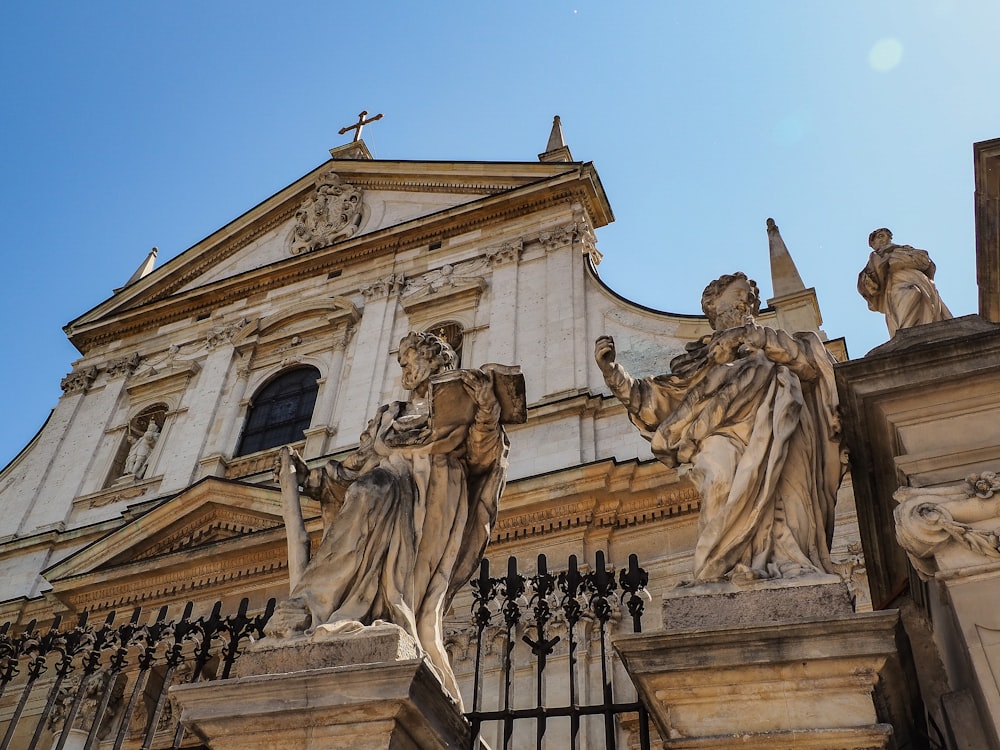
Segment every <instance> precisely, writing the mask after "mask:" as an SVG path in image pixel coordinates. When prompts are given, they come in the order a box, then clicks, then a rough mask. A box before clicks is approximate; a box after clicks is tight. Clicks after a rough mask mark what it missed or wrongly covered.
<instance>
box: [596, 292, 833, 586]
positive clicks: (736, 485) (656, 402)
mask: <svg viewBox="0 0 1000 750" xmlns="http://www.w3.org/2000/svg"><path fill="white" fill-rule="evenodd" d="M759 307H760V296H759V293H758V291H757V285H756V284H755V283H754V282H753V281H751V280H749V279H747V277H746V275H745V274H743V273H735V274H732V275H725V276H722V277H721V278H719V279H717V280H716V281H713V282H712V283H711V284H709V285H708V286H707V287H706V288H705V291H704V294H703V295H702V308H703V310H704V311H705V314H706V315H707V316H708V320H709V323H710V325H711V326H712V329H713V331H714V333H712V334H710V335H707V336H703V337H702V338H701V339H699V340H698V341H694V342H692V343H689V344H688V345H687V347H686V352H685V353H684V354H681V355H680V356H678V357H675V358H674V359H673V360H672V361H671V363H670V369H671V372H670V373H669V374H666V375H658V376H655V377H646V378H634V377H632V376H631V375H630V374H629V373H628V372H626V370H625V369H624V368H623V367H622V366H621V365H620V364H619V363H618V362H617V361H616V351H615V343H614V340H613V339H612V338H611V337H610V336H601V337H600V338H598V339H597V343H596V346H595V356H596V359H597V364H598V366H599V367H600V369H601V372H602V373H603V375H604V380H605V382H606V383H607V385H608V387H609V388H610V389H611V392H612V393H613V394H614V395H615V396H616V397H617V398H618V399H619V400H620V401H621V402H622V403H623V404H624V405H625V408H626V410H627V411H628V415H629V419H631V420H632V422H633V424H635V426H636V427H638V428H639V431H640V432H641V433H642V435H643V437H645V438H646V439H647V440H649V442H650V447H651V449H652V452H653V455H655V456H656V457H657V458H658V459H659V460H660V461H662V462H663V463H665V464H666V465H668V466H677V465H678V464H680V463H690V464H691V469H690V476H691V477H692V479H693V480H694V483H695V485H696V486H697V488H698V489H699V491H700V493H701V514H700V517H699V520H698V541H697V545H696V548H695V553H694V576H695V582H696V583H704V582H709V581H720V580H729V581H732V582H734V583H746V582H749V581H751V580H754V579H771V578H795V577H799V576H818V577H826V576H828V575H829V574H832V573H833V565H832V563H831V561H830V543H831V540H832V538H833V523H834V503H835V502H836V496H837V489H838V487H839V485H840V480H841V477H842V474H843V470H844V465H843V462H842V460H841V436H840V424H839V420H838V413H837V406H838V401H837V390H836V386H835V384H834V379H833V358H832V356H831V355H830V354H829V353H828V352H827V350H826V348H825V347H824V346H823V342H822V341H820V339H819V336H817V335H816V334H815V333H812V332H804V333H795V334H789V333H786V332H785V331H781V330H774V329H771V328H766V327H763V326H759V325H757V324H756V323H755V322H754V315H755V314H756V313H757V311H758V309H759Z"/></svg>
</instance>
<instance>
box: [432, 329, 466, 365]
mask: <svg viewBox="0 0 1000 750" xmlns="http://www.w3.org/2000/svg"><path fill="white" fill-rule="evenodd" d="M427 331H428V333H433V334H434V335H435V336H439V337H441V338H443V339H444V340H445V341H447V342H448V344H450V345H451V348H452V349H454V350H455V354H457V355H458V362H457V365H458V366H459V367H461V366H462V341H463V337H464V335H465V330H464V329H463V328H462V324H461V323H456V322H454V321H448V322H447V323H438V324H437V325H433V326H431V327H430V328H428V329H427Z"/></svg>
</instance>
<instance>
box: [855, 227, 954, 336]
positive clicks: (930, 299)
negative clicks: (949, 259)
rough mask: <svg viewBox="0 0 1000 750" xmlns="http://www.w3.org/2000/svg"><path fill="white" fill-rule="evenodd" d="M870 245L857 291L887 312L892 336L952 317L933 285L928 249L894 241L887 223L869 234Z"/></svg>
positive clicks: (876, 309) (873, 306)
mask: <svg viewBox="0 0 1000 750" xmlns="http://www.w3.org/2000/svg"><path fill="white" fill-rule="evenodd" d="M868 245H869V247H871V249H872V253H871V255H869V256H868V263H867V265H865V267H864V268H863V269H862V271H861V273H860V274H858V292H859V293H860V294H861V296H862V297H864V298H865V301H867V302H868V309H869V310H872V311H874V312H880V313H883V314H884V315H885V324H886V327H887V328H888V329H889V335H890V336H895V335H896V331H898V330H899V329H900V328H911V327H912V326H918V325H922V324H924V323H934V322H936V321H939V320H950V319H951V317H952V315H951V311H950V310H948V308H947V306H946V305H945V304H944V302H942V301H941V295H939V294H938V291H937V287H936V286H934V272H935V271H936V270H937V269H936V266H935V265H934V261H932V260H931V258H930V256H929V255H928V254H927V251H926V250H917V249H916V248H915V247H910V246H909V245H897V244H895V243H894V242H893V241H892V232H890V231H889V230H888V229H886V228H885V227H882V228H880V229H876V230H875V231H874V232H872V233H871V234H870V235H868Z"/></svg>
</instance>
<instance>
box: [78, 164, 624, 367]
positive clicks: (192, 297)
mask: <svg viewBox="0 0 1000 750" xmlns="http://www.w3.org/2000/svg"><path fill="white" fill-rule="evenodd" d="M568 198H571V199H573V200H578V201H579V202H581V203H582V204H585V205H586V206H587V207H588V210H589V212H590V213H591V214H592V215H593V216H594V217H595V219H594V223H595V226H601V225H603V224H605V223H607V222H608V221H611V220H612V216H611V211H610V206H608V204H607V200H606V197H605V196H604V192H603V189H602V188H601V186H600V181H599V179H598V178H597V175H596V172H595V171H594V170H593V167H592V165H589V164H580V163H554V164H548V163H536V162H524V163H521V162H509V163H494V162H417V161H412V162H411V161H375V160H368V159H357V160H344V159H331V160H329V161H327V162H325V163H324V164H322V165H320V166H319V167H317V168H316V169H314V170H313V171H312V172H310V173H309V174H307V175H305V176H303V177H302V178H300V179H299V180H297V181H295V182H294V183H292V184H291V185H289V186H288V187H286V188H284V189H283V190H281V191H279V192H278V193H276V194H275V195H273V196H271V197H270V198H268V199H267V200H265V201H263V202H262V203H260V204H259V205H257V206H255V207H254V208H252V209H251V210H250V211H248V212H246V213H245V214H243V215H242V216H240V217H239V218H237V219H235V220H234V221H232V222H230V223H229V224H227V225H225V226H224V227H222V228H221V229H219V230H218V231H216V232H214V233H213V234H212V235H210V236H208V237H206V238H205V239H204V240H202V241H201V242H199V243H198V244H196V245H195V246H193V247H191V248H189V249H188V250H186V251H184V252H183V253H181V254H180V255H178V256H177V257H175V258H173V259H172V260H170V261H168V262H167V263H165V264H164V265H163V266H161V267H160V268H158V269H156V270H155V271H153V272H152V273H150V274H148V275H147V276H145V277H143V278H141V279H139V280H138V281H136V282H134V283H133V284H131V285H129V286H126V287H125V288H123V289H121V290H120V291H119V292H118V293H117V294H116V295H115V296H113V297H111V298H110V299H108V300H107V301H105V302H104V303H102V304H100V305H98V306H97V307H95V308H94V309H92V310H90V311H89V312H87V313H85V314H84V315H82V316H81V317H80V318H78V319H77V320H75V321H73V322H72V323H70V324H69V325H68V326H67V327H66V331H67V333H68V334H69V336H70V338H71V340H73V343H74V344H75V345H76V346H77V347H78V348H80V349H81V351H84V352H85V351H87V350H88V349H89V347H90V346H92V345H94V344H96V343H100V342H107V341H110V340H113V339H114V338H115V337H116V336H115V334H114V333H112V330H113V329H115V328H117V326H116V321H125V320H127V319H133V320H134V319H135V318H137V317H138V316H146V317H148V318H150V319H155V321H156V323H157V324H158V325H162V324H164V323H169V322H171V321H174V320H180V319H182V318H185V317H190V316H192V314H194V315H195V316H196V317H197V316H198V315H199V314H201V308H200V307H199V305H200V306H202V307H204V308H205V309H206V310H211V309H213V308H214V307H215V306H217V305H218V304H220V302H221V303H223V304H224V303H225V302H226V300H228V299H229V298H230V297H232V298H233V299H240V298H242V297H246V296H247V295H248V294H251V293H254V292H259V291H261V289H262V287H267V288H273V285H275V284H281V283H288V281H289V280H292V279H295V278H301V277H303V276H308V275H309V274H318V273H322V272H323V271H324V270H326V271H330V270H332V269H334V268H336V267H338V266H339V265H342V264H343V263H348V262H352V261H356V260H358V259H360V258H370V257H377V256H378V255H379V254H384V253H390V252H395V251H398V250H399V249H401V248H402V247H404V245H406V244H414V246H419V245H420V243H423V244H425V245H431V244H433V242H434V241H435V238H438V239H440V238H441V237H442V236H446V235H447V234H449V233H460V232H469V231H475V229H476V228H481V227H482V226H486V224H488V223H489V222H490V221H495V220H497V219H498V217H500V216H501V215H506V214H508V213H509V212H510V211H511V210H512V206H513V210H517V205H520V206H522V207H523V210H535V209H537V208H538V207H539V206H540V205H543V204H544V203H545V200H546V199H548V200H551V201H561V202H563V203H565V201H566V200H567V199H568ZM512 200H513V202H512ZM401 237H405V239H401ZM227 294H228V295H229V296H227ZM171 305H173V308H176V309H172V310H169V311H168V309H167V308H169V307H170V306H171ZM134 325H135V323H134V322H131V321H130V322H129V326H130V327H129V328H128V330H129V331H130V332H131V331H134V328H132V327H131V326H134Z"/></svg>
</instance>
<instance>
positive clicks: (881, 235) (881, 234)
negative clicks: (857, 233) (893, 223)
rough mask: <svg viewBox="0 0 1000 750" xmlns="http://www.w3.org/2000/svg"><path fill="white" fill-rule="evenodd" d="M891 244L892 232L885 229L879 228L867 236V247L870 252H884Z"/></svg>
mask: <svg viewBox="0 0 1000 750" xmlns="http://www.w3.org/2000/svg"><path fill="white" fill-rule="evenodd" d="M891 244H892V232H891V231H889V230H888V229H887V228H886V227H879V228H878V229H876V230H875V231H874V232H872V233H871V234H869V235H868V246H869V247H870V248H871V249H872V250H885V249H886V248H887V247H889V245H891Z"/></svg>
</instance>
